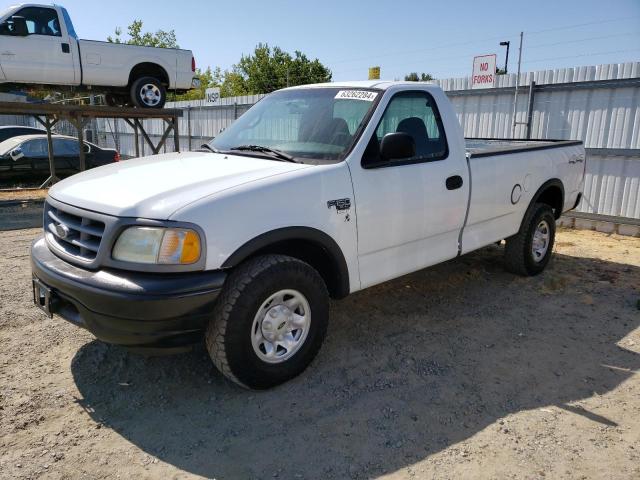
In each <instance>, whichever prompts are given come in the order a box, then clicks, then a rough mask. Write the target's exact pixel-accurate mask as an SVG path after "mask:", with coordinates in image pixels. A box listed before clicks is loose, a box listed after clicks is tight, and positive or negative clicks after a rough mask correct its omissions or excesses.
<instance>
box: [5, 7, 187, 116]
mask: <svg viewBox="0 0 640 480" xmlns="http://www.w3.org/2000/svg"><path fill="white" fill-rule="evenodd" d="M195 68H196V66H195V60H194V57H193V54H192V53H191V51H189V50H180V49H170V48H153V47H141V46H135V45H125V44H117V43H109V42H98V41H93V40H79V39H78V36H77V35H76V32H75V30H74V28H73V24H72V23H71V17H70V16H69V13H68V12H67V10H66V9H65V8H63V7H60V6H58V5H40V4H21V5H14V6H11V7H9V8H7V9H5V10H4V11H0V85H2V84H5V87H6V86H11V85H18V86H21V85H47V86H54V87H60V86H62V87H66V88H71V87H73V88H82V89H91V90H92V91H97V92H104V93H105V94H106V99H107V103H108V104H110V105H127V104H129V105H133V106H137V107H143V108H162V107H163V106H164V103H165V101H166V99H167V91H168V90H173V91H175V92H177V93H181V92H185V91H187V90H189V89H191V88H193V87H195V86H197V85H198V82H199V80H198V79H196V78H194V73H195Z"/></svg>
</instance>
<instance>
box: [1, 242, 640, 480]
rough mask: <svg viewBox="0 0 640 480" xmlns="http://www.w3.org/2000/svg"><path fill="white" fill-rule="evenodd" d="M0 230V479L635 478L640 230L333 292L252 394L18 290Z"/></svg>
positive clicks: (14, 264) (185, 359) (479, 257)
mask: <svg viewBox="0 0 640 480" xmlns="http://www.w3.org/2000/svg"><path fill="white" fill-rule="evenodd" d="M37 234H38V231H37V230H19V231H12V232H1V233H0V295H1V304H0V435H1V439H0V477H2V478H64V479H76V478H122V479H128V478H136V479H144V478H163V479H164V478H176V479H178V478H193V477H206V478H217V479H236V478H261V479H272V478H282V479H342V478H355V479H360V478H389V479H411V478H420V479H422V478H427V479H431V478H433V479H446V478H451V479H460V478H474V479H476V478H495V479H504V478H524V479H537V478H546V479H563V478H567V479H569V478H570V479H600V478H606V479H637V478H640V375H639V373H638V372H639V370H640V310H639V308H640V305H639V304H638V302H639V301H640V239H637V238H631V237H621V236H616V235H605V234H601V233H596V232H587V231H569V230H563V231H560V232H559V234H558V238H557V246H556V255H555V257H554V259H553V260H552V263H551V264H550V267H549V268H548V269H547V271H546V272H545V273H543V274H542V275H540V276H538V277H535V278H520V277H515V276H513V275H510V274H508V273H505V272H504V271H503V269H502V257H501V255H502V249H501V248H500V247H497V246H493V247H490V248H486V249H483V250H481V251H479V252H476V253H474V254H471V255H469V256H466V257H462V258H460V259H456V260H454V261H450V262H447V263H445V264H443V265H439V266H437V267H435V268H431V269H427V270H424V271H421V272H417V273H414V274H412V275H408V276H406V277H403V278H401V279H398V280H395V281H392V282H388V283H385V284H384V285H381V286H377V287H374V288H371V289H368V290H365V291H363V292H360V293H357V294H354V295H352V296H350V297H349V298H347V299H345V300H343V301H340V302H335V303H333V305H332V313H331V323H330V326H329V333H328V337H327V340H326V343H325V345H324V347H323V348H322V350H321V352H320V354H319V357H318V358H317V359H316V361H315V362H314V363H313V364H312V366H311V367H310V368H309V369H308V370H307V371H306V372H305V373H304V374H303V375H302V376H300V377H298V378H297V379H295V380H293V381H291V382H289V383H287V384H285V385H283V386H281V387H279V388H276V389H273V390H270V391H266V392H250V391H246V390H242V389H240V388H238V387H236V386H235V385H233V384H231V383H229V382H228V381H226V380H225V379H224V378H223V377H222V376H221V375H220V374H219V373H217V371H216V370H215V369H214V368H213V366H212V364H211V363H210V361H209V360H208V357H207V354H206V351H205V350H204V349H203V348H199V349H197V350H196V351H194V352H192V353H188V354H183V355H180V356H173V357H158V358H145V357H141V356H138V355H135V354H132V353H129V352H127V351H125V350H123V349H121V348H118V347H114V346H109V345H105V344H103V343H100V342H98V341H96V340H95V339H94V338H93V337H92V336H91V334H89V333H88V332H85V331H83V330H80V329H78V328H76V327H74V326H72V325H70V324H67V323H66V322H64V321H63V320H61V319H58V318H54V319H53V320H50V319H48V318H45V317H44V315H43V314H41V313H40V312H39V311H38V310H36V309H35V308H34V307H32V306H31V303H30V302H31V291H30V272H29V258H28V251H29V244H30V241H31V239H32V238H33V237H34V236H36V235H37Z"/></svg>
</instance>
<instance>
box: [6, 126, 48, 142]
mask: <svg viewBox="0 0 640 480" xmlns="http://www.w3.org/2000/svg"><path fill="white" fill-rule="evenodd" d="M39 134H45V135H46V134H47V131H46V130H43V129H41V128H34V127H23V126H22V125H7V126H3V127H0V143H2V142H4V141H5V140H7V139H9V138H11V137H17V136H18V135H39Z"/></svg>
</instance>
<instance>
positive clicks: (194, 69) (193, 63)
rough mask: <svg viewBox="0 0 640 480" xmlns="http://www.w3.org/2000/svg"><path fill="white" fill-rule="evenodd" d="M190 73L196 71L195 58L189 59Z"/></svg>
mask: <svg viewBox="0 0 640 480" xmlns="http://www.w3.org/2000/svg"><path fill="white" fill-rule="evenodd" d="M191 71H192V72H195V71H196V57H191Z"/></svg>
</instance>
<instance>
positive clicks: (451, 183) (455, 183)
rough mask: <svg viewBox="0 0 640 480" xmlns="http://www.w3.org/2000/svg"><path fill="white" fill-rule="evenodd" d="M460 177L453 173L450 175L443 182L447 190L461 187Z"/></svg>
mask: <svg viewBox="0 0 640 480" xmlns="http://www.w3.org/2000/svg"><path fill="white" fill-rule="evenodd" d="M463 183H464V182H463V181H462V177H461V176H460V175H454V176H452V177H449V178H447V181H446V182H445V184H446V185H447V190H455V189H457V188H460V187H462V184H463Z"/></svg>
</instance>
